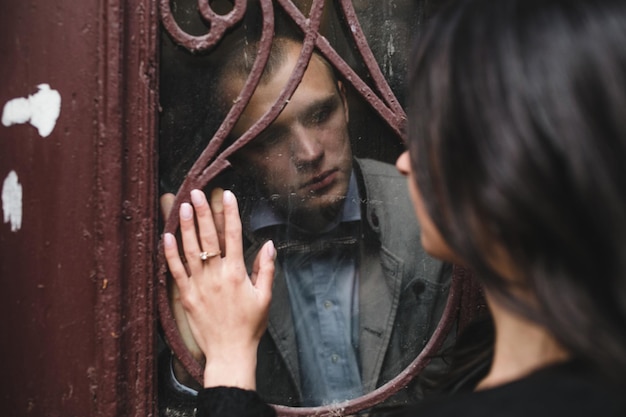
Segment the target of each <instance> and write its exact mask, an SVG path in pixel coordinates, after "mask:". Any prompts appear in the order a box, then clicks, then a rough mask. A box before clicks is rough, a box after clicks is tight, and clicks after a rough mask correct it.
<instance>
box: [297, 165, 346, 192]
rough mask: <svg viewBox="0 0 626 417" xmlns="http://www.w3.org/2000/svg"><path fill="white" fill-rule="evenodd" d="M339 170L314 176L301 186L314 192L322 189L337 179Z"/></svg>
mask: <svg viewBox="0 0 626 417" xmlns="http://www.w3.org/2000/svg"><path fill="white" fill-rule="evenodd" d="M337 172H338V170H337V169H332V170H330V171H325V172H323V173H321V174H320V175H317V176H315V177H313V178H312V179H311V180H309V181H307V182H305V183H304V184H303V185H302V186H301V187H300V188H303V189H304V188H306V189H307V190H308V191H312V192H315V191H319V190H322V189H324V188H326V187H328V186H329V185H331V184H332V183H333V182H334V181H335V179H336V178H337Z"/></svg>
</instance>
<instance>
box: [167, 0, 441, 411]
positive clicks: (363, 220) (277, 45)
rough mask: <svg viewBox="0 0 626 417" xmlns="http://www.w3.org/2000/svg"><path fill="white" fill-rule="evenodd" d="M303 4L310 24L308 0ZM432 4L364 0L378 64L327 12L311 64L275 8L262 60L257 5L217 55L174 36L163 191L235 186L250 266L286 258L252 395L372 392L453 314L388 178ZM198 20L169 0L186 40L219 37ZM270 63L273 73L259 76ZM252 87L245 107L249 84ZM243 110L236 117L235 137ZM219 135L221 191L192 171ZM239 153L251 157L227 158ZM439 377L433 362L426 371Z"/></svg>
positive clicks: (295, 400) (407, 208)
mask: <svg viewBox="0 0 626 417" xmlns="http://www.w3.org/2000/svg"><path fill="white" fill-rule="evenodd" d="M295 3H296V4H297V6H298V9H299V10H300V12H301V14H302V15H304V16H308V15H309V11H310V8H311V5H312V2H311V1H301V2H295ZM431 3H432V2H429V1H414V0H404V1H390V2H376V1H373V0H359V1H354V4H353V5H352V6H351V7H354V10H355V11H356V15H357V16H358V19H359V22H360V25H361V26H362V29H363V35H364V37H363V38H362V39H364V41H365V42H364V45H365V47H367V46H368V45H369V47H370V48H371V52H369V49H368V50H365V51H364V50H363V48H359V47H357V43H358V37H357V40H356V41H355V39H354V38H353V35H352V34H353V33H355V32H357V33H358V26H359V22H356V21H349V20H348V19H347V18H346V16H345V12H344V10H342V8H341V7H340V4H339V2H330V1H329V2H327V4H326V5H325V7H324V10H323V13H322V15H321V20H320V29H319V31H320V34H321V35H323V38H321V39H320V40H318V42H317V44H316V48H315V49H314V51H313V52H312V54H311V53H309V54H307V50H306V48H304V49H303V42H306V40H305V36H304V34H303V31H302V30H301V29H300V28H298V20H297V19H294V17H293V12H292V13H291V14H290V13H286V12H285V11H284V10H283V9H282V8H281V7H278V6H277V5H274V6H275V7H274V12H275V13H276V19H275V20H276V26H275V28H274V30H273V31H272V32H273V33H274V40H273V42H272V47H271V49H267V52H268V53H267V54H265V55H264V52H263V51H264V49H263V47H262V43H260V42H259V40H260V39H261V38H262V37H263V35H262V30H261V27H262V23H263V22H264V20H263V13H262V12H261V8H260V6H259V5H258V4H257V3H256V2H251V3H250V2H249V3H248V10H247V13H246V17H245V18H244V19H243V21H242V22H240V23H239V24H238V25H236V27H235V28H234V29H233V30H231V31H229V32H228V33H227V35H226V36H225V37H224V38H223V39H222V40H221V41H220V42H219V44H217V45H216V46H215V47H214V48H212V49H211V50H210V51H209V52H206V53H202V54H192V53H190V52H188V51H187V50H186V49H185V48H183V47H180V46H176V44H175V43H174V42H173V41H172V40H171V38H170V36H168V35H167V34H166V33H164V34H163V39H162V54H161V85H160V93H161V106H162V113H161V134H160V175H161V178H160V184H161V187H162V190H161V191H162V193H164V194H165V193H176V192H177V191H178V190H179V189H181V190H185V189H186V188H185V186H184V184H187V183H193V184H195V185H196V186H202V187H203V188H204V190H205V191H206V192H207V193H209V192H211V190H212V189H214V188H215V187H222V188H228V189H232V190H233V191H234V192H235V194H236V195H237V197H238V199H239V202H240V208H241V215H242V221H243V224H244V237H245V243H244V245H245V252H246V262H247V263H248V265H249V266H250V267H251V264H252V261H253V259H254V256H255V255H256V252H257V251H258V249H259V248H260V246H261V245H262V244H263V243H264V242H265V241H266V240H267V239H272V240H273V241H274V243H275V245H276V246H277V249H278V258H277V272H276V276H275V285H274V290H273V299H272V307H271V310H270V318H269V327H268V331H267V332H266V334H265V335H264V337H263V339H262V341H261V345H260V347H259V360H258V369H257V389H258V391H259V393H260V394H261V395H262V396H263V397H264V398H265V399H266V400H267V401H269V402H271V403H275V404H281V405H288V406H295V407H302V406H307V407H308V406H323V405H328V404H336V403H339V402H342V401H346V400H351V399H355V398H358V397H361V396H362V395H364V394H367V393H370V392H372V391H373V390H375V389H377V388H379V387H381V386H382V385H383V384H385V383H387V382H389V381H390V380H392V379H393V378H395V377H397V376H398V375H399V374H400V373H401V372H402V371H403V370H404V369H405V368H406V367H407V366H408V365H409V364H411V362H413V361H414V360H415V359H416V357H417V355H418V354H419V353H420V352H421V351H422V349H423V348H424V346H425V345H426V343H427V342H428V340H429V338H430V336H431V334H432V332H433V331H434V329H435V328H436V326H437V323H438V321H439V318H440V316H441V314H442V311H443V308H444V306H445V303H446V300H447V293H448V288H449V284H450V277H451V269H450V268H449V267H447V266H446V265H443V264H441V263H440V262H439V261H436V260H433V259H431V258H430V257H428V256H427V255H426V254H425V253H424V252H423V251H422V250H421V246H420V242H419V229H418V226H417V223H416V220H415V215H414V212H413V207H412V205H411V203H410V200H409V196H408V193H407V188H406V180H405V179H404V178H402V177H401V176H400V175H399V174H398V173H397V171H396V169H395V168H394V166H393V162H394V161H395V159H396V158H397V156H398V155H399V154H400V153H401V152H402V151H403V141H402V137H401V134H400V132H401V131H402V129H403V125H402V123H403V122H402V121H403V120H404V119H403V118H404V113H403V110H402V105H403V102H404V94H403V84H404V73H405V72H406V63H407V53H408V48H409V45H410V38H411V36H412V35H413V33H415V32H416V31H417V30H419V28H420V27H421V25H422V22H423V20H424V19H425V17H426V15H427V13H428V8H429V7H430V6H431V5H432V4H431ZM211 4H212V5H213V6H214V7H215V8H216V9H219V10H220V13H222V14H226V13H228V12H229V11H231V10H232V5H231V4H230V3H229V2H227V1H223V2H212V3H211ZM189 10H194V11H195V10H197V3H196V1H187V0H178V1H175V2H172V11H173V14H174V15H175V16H176V18H177V21H178V23H179V24H180V25H181V27H184V28H185V29H186V30H187V31H188V32H189V33H192V34H201V33H205V32H206V31H207V30H209V29H210V24H209V25H207V24H206V22H203V21H202V20H201V19H198V18H197V14H195V13H190V12H189ZM296 14H297V13H296ZM324 45H326V47H325V46H324ZM259 51H261V52H259ZM370 53H373V55H372V56H373V58H374V59H375V60H373V59H370V57H369V56H368V54H370ZM301 55H303V56H304V57H303V58H300V57H301ZM264 56H267V57H268V61H269V62H268V64H267V65H266V66H265V70H263V71H259V72H258V73H255V72H254V71H253V70H252V68H253V67H254V63H255V60H257V59H261V60H262V59H263V57H264ZM309 57H310V59H308V61H304V62H308V63H307V64H306V66H302V67H301V66H299V59H307V58H309ZM379 68H380V70H382V73H380V72H379V71H380V70H379ZM294 74H295V75H294ZM255 75H258V76H259V77H257V78H259V81H258V85H257V86H256V88H255V89H254V90H250V97H249V100H248V99H247V98H246V97H245V96H246V88H245V85H246V83H247V82H250V80H253V79H254V78H255ZM378 75H380V77H378ZM292 76H293V77H296V83H294V84H293V86H291V84H290V83H289V80H290V79H291V77H292ZM381 82H382V84H381ZM290 86H291V88H290ZM394 95H395V97H394ZM238 105H241V110H242V112H241V114H240V116H239V117H237V118H236V119H233V123H232V124H231V125H229V124H228V123H226V124H224V120H225V119H227V118H228V117H229V116H228V113H229V112H232V111H234V110H233V108H235V109H236V107H237V106H238ZM272 113H273V114H272ZM220 126H222V129H224V128H226V133H225V134H224V135H223V138H224V142H223V143H220V145H219V149H220V151H221V152H222V155H224V152H225V154H227V155H228V156H227V159H228V162H229V164H230V166H229V167H228V168H226V169H224V170H223V171H222V172H221V173H220V174H219V175H217V176H215V177H211V178H208V177H207V176H203V174H202V172H203V169H204V168H205V166H201V167H198V166H196V167H194V169H193V170H192V172H191V173H189V172H190V169H191V168H192V165H194V163H196V164H197V162H196V161H197V160H198V158H201V156H200V155H201V153H202V152H203V151H205V149H206V148H207V146H209V144H210V141H211V140H216V141H219V139H215V138H216V137H219V132H220ZM251 131H252V132H253V134H252V135H251V134H250V132H251ZM216 132H218V134H217V135H216ZM222 133H223V132H222ZM248 137H250V138H251V140H250V141H249V142H248V139H247V138H248ZM212 138H213V139H212ZM238 140H241V141H244V142H245V145H243V146H242V147H241V148H240V149H237V150H236V151H234V152H232V153H230V150H231V149H233V148H232V147H231V146H235V147H238V146H239V145H240V144H241V143H243V142H239V141H238ZM205 156H206V154H205ZM216 159H219V157H217V156H214V157H212V158H209V159H207V164H209V163H211V161H215V160H216ZM181 184H182V188H180V187H181ZM181 192H182V191H181ZM178 198H179V199H180V198H184V197H181V196H180V195H179V196H178ZM166 356H167V355H165V356H164V357H166ZM165 360H169V358H168V359H165ZM174 362H175V361H174ZM162 365H163V364H162ZM442 366H443V365H442V364H441V363H438V362H437V361H433V362H432V363H431V365H429V370H430V372H431V373H433V374H434V373H435V372H437V371H438V370H439V369H440V368H441V367H442ZM169 367H170V365H169V363H168V364H167V366H165V368H167V369H169ZM174 368H176V365H174ZM160 375H161V376H162V379H163V380H165V379H167V378H163V373H161V374H160ZM182 378H183V377H182V376H181V379H182ZM185 381H189V379H185ZM185 381H182V382H185ZM189 385H193V383H192V382H190V383H189ZM423 388H424V387H423V386H422V384H421V379H419V378H417V379H416V380H414V381H413V382H412V383H411V384H409V385H408V386H407V387H405V388H403V389H400V390H399V391H398V392H396V393H395V394H394V395H393V396H392V397H391V398H390V399H389V400H387V401H386V403H385V405H393V404H397V403H406V402H408V401H410V400H409V398H421V397H422V395H423V393H422V390H423ZM394 389H395V390H397V388H394ZM164 395H165V396H169V399H171V398H173V397H174V396H175V395H174V394H172V392H171V390H170V391H168V390H167V389H165V390H162V394H161V397H160V400H161V402H162V403H166V402H167V401H169V399H164V398H163V397H164ZM181 395H183V394H181ZM183 397H184V395H183ZM190 404H192V402H190Z"/></svg>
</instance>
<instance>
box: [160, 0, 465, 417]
mask: <svg viewBox="0 0 626 417" xmlns="http://www.w3.org/2000/svg"><path fill="white" fill-rule="evenodd" d="M172 3H173V2H172V1H171V0H160V18H161V23H162V26H163V29H164V31H165V32H166V33H167V34H168V36H169V37H170V38H171V39H172V40H173V42H174V43H175V44H177V45H178V46H179V47H180V48H185V49H186V50H187V51H188V52H189V53H191V54H195V55H198V56H201V55H206V54H210V53H211V52H212V51H213V50H214V49H215V48H216V45H218V44H219V43H220V41H221V40H222V39H223V38H224V37H225V36H227V34H228V33H229V31H231V30H232V29H234V28H236V27H237V26H238V25H241V24H242V21H243V19H244V16H245V14H246V11H247V8H248V7H249V4H250V2H249V1H248V0H233V3H232V9H231V10H230V11H229V12H228V13H226V14H220V13H217V12H216V11H214V9H213V8H212V3H213V2H210V1H208V0H204V1H203V0H198V2H197V10H196V11H197V13H198V14H199V15H200V16H201V18H202V19H203V20H204V21H205V23H206V25H207V31H206V33H204V34H200V35H198V34H191V33H190V32H189V31H188V30H186V29H185V28H183V27H182V26H181V25H180V24H179V23H178V22H177V20H176V18H175V13H174V11H173V9H172ZM256 3H257V4H258V6H259V7H260V10H261V17H262V25H261V26H262V30H261V36H260V43H259V44H260V47H259V52H258V54H257V56H256V60H255V62H254V64H253V67H252V70H251V72H250V74H249V76H248V78H247V80H246V83H245V85H244V87H243V88H242V90H241V91H240V93H239V96H238V98H237V99H236V100H235V102H234V105H233V106H232V107H231V109H230V110H229V111H228V113H227V116H226V117H225V119H224V120H223V121H222V122H221V124H220V125H219V128H218V129H217V130H216V132H215V134H214V135H213V137H212V138H211V139H210V141H208V144H207V146H206V148H205V149H204V150H203V151H202V152H201V154H200V156H199V157H198V158H197V159H196V160H195V162H194V163H193V165H192V167H191V169H190V170H189V171H188V174H187V176H186V178H185V179H184V181H183V182H182V184H181V185H180V187H179V188H178V193H177V197H176V201H175V203H174V207H173V210H172V213H171V215H170V216H169V218H168V219H167V220H166V221H165V224H164V230H165V231H167V232H175V231H176V229H177V227H178V209H179V207H180V204H181V203H182V202H183V201H186V200H187V199H188V196H189V192H190V191H191V190H192V189H194V188H203V187H204V186H205V185H207V184H208V183H209V182H210V181H212V180H213V179H214V178H215V177H216V176H217V175H218V174H219V173H221V172H222V171H223V170H225V169H226V168H228V167H229V166H230V163H229V161H228V158H229V156H231V155H232V154H233V153H234V152H236V151H237V150H238V149H240V148H242V147H243V146H244V145H246V144H247V143H248V142H250V141H251V140H253V139H254V138H255V137H256V136H257V135H258V134H259V133H260V132H261V131H263V130H264V129H265V128H266V127H268V126H269V125H270V124H271V123H272V121H273V120H274V119H275V118H276V117H277V116H278V115H279V114H280V112H281V111H282V109H283V108H284V107H285V105H286V103H287V102H288V100H289V98H290V97H291V95H292V94H293V93H294V91H295V89H296V88H297V86H298V84H299V83H300V81H301V79H302V76H303V73H304V71H305V70H306V66H307V64H308V61H309V59H310V57H311V55H312V53H313V51H314V49H315V50H317V51H318V52H319V53H320V54H321V55H322V56H323V57H324V58H326V60H327V61H328V62H330V63H331V65H332V66H333V67H334V68H335V70H336V71H337V73H338V74H339V75H340V77H341V79H342V80H344V82H346V83H349V84H350V86H351V87H352V88H353V91H354V92H356V94H357V95H358V96H360V98H361V99H362V100H363V102H364V103H366V104H367V106H369V107H370V108H371V110H373V111H374V112H375V114H376V115H377V116H378V117H379V118H380V120H381V121H382V122H383V123H384V124H385V125H386V126H387V128H388V130H389V131H390V132H392V135H393V136H394V140H396V141H398V142H404V140H405V137H404V129H405V122H406V113H405V111H404V109H403V108H402V105H401V104H400V101H399V100H398V99H397V98H396V94H394V92H393V91H392V88H391V87H390V86H389V84H388V82H387V79H386V78H385V75H384V74H383V71H381V68H380V66H379V63H378V62H377V60H376V58H375V56H374V53H373V52H372V50H371V48H370V46H369V44H368V39H367V37H366V35H365V34H364V32H363V29H362V27H361V25H360V23H359V19H358V17H357V12H356V11H355V7H354V4H353V1H351V0H336V1H329V0H308V1H304V2H303V1H300V2H297V1H291V0H274V1H272V0H258V1H257V2H256ZM296 3H300V4H299V5H300V6H301V7H302V3H308V4H306V6H310V7H308V14H304V13H303V12H302V11H301V7H298V4H296ZM422 3H423V4H424V6H423V7H424V8H426V7H427V6H428V4H429V2H428V1H424V2H422ZM374 4H378V2H374ZM330 7H334V10H336V11H337V13H338V14H339V17H340V21H341V22H342V23H343V24H344V25H347V30H346V31H345V32H344V33H348V34H349V35H350V36H351V39H350V42H351V43H352V45H354V50H355V54H356V55H357V59H358V61H359V62H360V64H361V65H362V67H363V68H364V70H365V71H361V74H359V73H357V71H355V70H354V69H353V68H352V67H351V66H350V65H349V64H348V62H346V60H345V59H344V58H342V56H341V55H340V53H338V51H337V50H336V49H335V48H334V47H333V46H332V45H331V43H330V42H329V40H328V39H327V37H325V36H324V35H323V34H321V33H320V26H321V23H322V18H323V15H324V13H325V11H326V12H327V8H330ZM277 9H279V10H281V12H282V13H284V15H286V16H288V18H289V19H290V20H291V22H293V24H295V26H296V27H297V28H298V29H299V30H300V31H301V34H302V37H303V48H302V50H301V53H300V56H299V59H298V62H297V64H296V68H295V70H294V71H293V73H292V75H291V77H290V79H289V80H288V82H287V83H286V85H285V87H284V89H283V90H282V92H281V94H280V96H279V98H278V99H277V100H276V102H275V104H274V106H273V108H272V109H271V111H269V112H268V113H267V114H265V115H264V116H263V117H262V118H261V119H259V120H258V121H257V122H256V123H255V124H254V125H253V126H252V127H251V128H250V129H249V130H248V131H247V132H245V133H244V134H243V135H242V136H240V137H239V138H238V139H237V140H235V141H234V142H233V143H232V144H230V145H229V146H227V147H226V148H224V144H225V141H226V138H227V137H228V135H229V133H230V132H231V130H232V128H233V126H234V125H235V123H236V122H237V120H238V119H239V117H240V116H241V114H242V113H243V111H244V109H245V107H246V105H247V104H248V103H249V101H250V99H251V97H252V95H253V93H254V91H255V89H256V87H257V85H258V84H259V80H260V78H261V75H262V73H263V69H264V67H265V64H266V62H267V60H268V57H269V54H270V48H271V45H272V41H273V38H274V33H275V17H276V16H275V11H276V10H277ZM363 74H365V76H364V75H363ZM160 254H161V257H160V273H159V282H158V304H159V314H160V320H161V324H162V328H163V331H164V334H165V337H166V339H167V342H168V344H169V345H170V347H171V348H172V349H173V350H174V352H175V354H176V355H177V356H178V358H179V359H180V360H181V362H182V363H183V365H184V366H185V367H186V369H187V370H188V371H189V372H190V373H191V375H193V376H194V378H196V379H197V380H198V381H201V380H202V368H201V366H200V365H199V364H198V363H197V362H196V361H195V360H194V359H193V358H192V356H191V354H190V353H189V352H188V351H187V350H186V348H185V346H184V344H183V342H182V340H181V338H180V335H179V334H178V330H177V328H176V324H175V322H174V319H173V316H172V313H171V310H170V308H169V301H168V294H167V278H166V266H165V261H164V257H163V256H162V248H161V249H160ZM468 273H469V272H468V271H466V270H464V269H462V268H458V267H455V273H454V279H453V283H452V287H451V290H450V295H449V298H448V303H447V306H446V309H445V311H444V315H443V317H442V319H441V321H440V323H439V326H438V328H437V329H436V331H435V333H434V334H433V336H432V338H431V340H430V341H429V343H428V344H427V346H426V347H425V349H424V350H423V351H422V352H421V354H420V355H419V356H418V357H417V358H416V359H415V360H414V361H413V362H412V363H411V365H410V366H409V367H408V368H407V369H406V370H405V371H403V372H402V373H400V374H399V375H398V376H397V377H396V378H395V379H393V380H392V381H390V382H389V383H387V384H385V385H384V386H382V387H380V388H378V389H376V390H375V391H373V392H370V393H367V394H366V395H364V396H362V397H359V398H356V399H354V400H351V401H350V402H349V403H347V406H346V404H345V403H344V404H343V406H342V408H341V410H338V409H336V408H333V407H332V406H328V407H316V408H290V407H285V406H277V409H278V412H279V415H311V414H316V415H320V416H324V415H328V416H330V415H347V414H351V413H354V412H357V411H359V410H362V409H365V408H368V407H371V406H372V405H375V404H377V403H378V402H380V401H383V400H384V399H386V398H388V397H389V396H390V395H392V394H393V393H394V392H396V391H397V390H398V389H400V388H402V387H403V386H404V385H406V384H407V383H408V381H410V380H411V379H412V378H414V377H415V375H417V373H419V371H420V370H421V369H423V368H424V367H425V366H426V364H427V363H428V359H427V358H428V356H429V355H431V354H433V353H435V352H436V351H437V350H438V349H439V348H440V346H441V345H442V344H443V341H444V339H445V336H446V334H447V333H448V331H449V329H450V328H451V326H452V324H453V322H454V320H455V319H456V317H457V315H458V311H459V307H460V306H461V302H462V300H463V304H464V305H475V304H476V298H475V297H470V296H468V294H469V295H472V294H475V293H476V288H475V287H472V285H473V284H472V283H471V282H470V281H468V280H467V279H464V277H465V276H466V275H467V274H468ZM468 297H469V298H468ZM472 311H474V310H468V311H466V316H468V315H471V314H473V313H472Z"/></svg>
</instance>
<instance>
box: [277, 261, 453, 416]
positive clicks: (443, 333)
mask: <svg viewBox="0 0 626 417" xmlns="http://www.w3.org/2000/svg"><path fill="white" fill-rule="evenodd" d="M464 276H465V270H464V268H462V267H457V266H455V267H454V272H453V278H452V283H451V285H450V292H449V293H448V300H447V302H446V306H445V308H444V311H443V314H442V315H441V318H440V319H439V323H438V325H437V328H436V329H435V331H434V332H433V334H432V335H431V337H430V339H429V340H428V343H427V344H426V346H424V349H422V351H421V352H420V353H419V355H417V357H416V358H415V359H414V360H413V362H411V363H410V364H409V366H407V367H406V368H405V369H404V370H403V371H402V372H400V373H399V374H398V375H397V376H396V377H395V378H393V379H392V380H391V381H389V382H387V383H386V384H384V385H381V386H380V387H378V388H376V389H375V390H374V391H372V392H369V393H367V394H365V395H362V396H361V397H357V398H355V399H352V400H349V401H346V402H343V403H339V404H333V405H329V406H324V407H286V406H281V405H275V406H274V407H275V408H276V410H277V413H278V415H279V416H320V417H336V416H346V415H351V414H353V413H355V412H357V411H360V410H363V409H366V408H370V407H373V406H375V405H376V404H378V403H380V402H382V401H384V400H386V399H387V398H389V397H390V396H392V395H393V394H395V393H396V392H397V391H398V390H400V389H401V388H402V387H405V386H406V385H407V384H408V383H409V382H411V380H412V379H413V378H414V377H415V376H416V375H417V374H418V373H419V372H420V371H421V370H422V369H424V368H425V367H426V365H428V363H429V362H430V360H431V357H432V356H433V355H434V354H435V353H437V351H438V350H439V349H440V348H441V346H443V343H444V341H445V339H446V337H447V335H448V333H449V332H450V330H451V329H452V326H453V324H454V322H455V320H456V317H457V314H458V311H459V308H460V301H461V296H462V294H463V287H464Z"/></svg>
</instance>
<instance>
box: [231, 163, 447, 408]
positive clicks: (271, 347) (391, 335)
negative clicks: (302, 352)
mask: <svg viewBox="0 0 626 417" xmlns="http://www.w3.org/2000/svg"><path fill="white" fill-rule="evenodd" d="M354 166H355V172H356V176H357V181H358V184H359V193H360V195H361V198H362V201H363V202H362V208H361V210H362V211H361V213H362V236H363V239H361V241H360V243H359V245H360V260H359V277H360V278H359V279H360V281H359V312H360V314H359V339H360V340H359V354H360V366H361V376H362V378H361V379H362V381H363V384H364V387H363V389H364V392H370V391H372V390H374V389H375V388H377V387H379V386H381V385H383V384H384V383H386V382H387V381H389V380H391V379H392V378H394V377H395V376H397V375H398V374H399V373H400V372H401V371H402V370H403V369H404V368H406V366H407V365H408V364H410V363H411V362H412V361H413V360H414V359H415V357H416V356H417V354H418V353H419V352H420V351H421V350H422V348H423V347H424V346H425V344H426V342H427V341H428V339H429V337H430V335H431V334H432V332H433V331H434V329H435V328H436V326H437V323H438V318H439V317H440V315H441V313H442V311H443V308H444V306H445V302H446V300H447V294H448V288H449V285H450V280H451V276H452V268H451V267H450V266H449V265H447V264H443V263H442V262H440V261H438V260H435V259H433V258H431V257H429V256H428V255H427V254H426V253H425V252H424V250H423V249H422V247H421V244H420V229H419V226H418V224H417V221H416V219H415V213H414V209H413V205H412V204H411V201H410V198H409V195H408V189H407V184H406V179H405V178H404V177H402V176H401V175H400V174H399V173H398V172H397V170H396V169H395V167H393V166H392V165H390V164H386V163H382V162H379V161H374V160H367V159H360V160H359V159H357V160H355V164H354ZM243 210H244V216H243V218H244V219H245V218H246V217H247V216H246V215H245V211H246V209H245V207H244V208H243ZM244 221H245V220H244ZM245 229H246V228H245V227H244V230H245ZM247 238H248V240H249V242H248V245H249V246H248V247H247V250H246V254H245V256H246V262H247V264H248V265H252V261H253V260H254V257H255V256H256V253H257V252H258V250H259V248H260V246H261V245H262V244H263V243H264V241H265V239H259V238H258V237H256V236H250V235H248V236H247ZM274 279H275V281H274V288H273V296H272V299H273V300H274V301H273V302H272V305H271V307H270V315H269V324H268V331H267V332H266V333H265V335H264V336H263V338H262V339H261V343H260V345H259V350H258V365H257V390H258V392H259V393H260V394H261V396H262V397H263V398H264V399H265V400H266V401H268V402H270V403H276V404H284V405H292V406H298V405H299V404H300V401H301V395H302V392H301V389H300V369H299V366H298V352H297V350H296V346H297V344H296V334H295V330H294V324H293V319H292V312H291V305H290V303H288V302H276V300H288V299H289V293H288V289H287V285H286V282H285V278H284V275H283V273H282V271H281V270H280V268H279V267H278V265H277V270H276V274H275V278H274ZM440 366H441V364H440V363H436V361H435V363H433V364H432V365H430V367H431V368H433V367H440ZM421 395H422V394H421V388H420V386H419V384H417V383H416V384H413V385H412V386H411V387H407V389H405V390H404V392H401V393H399V394H397V395H396V396H394V397H393V398H392V399H390V401H388V402H387V404H389V403H395V402H403V401H407V400H409V398H411V399H413V400H415V399H417V398H420V397H421Z"/></svg>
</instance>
